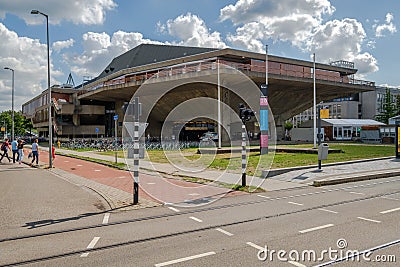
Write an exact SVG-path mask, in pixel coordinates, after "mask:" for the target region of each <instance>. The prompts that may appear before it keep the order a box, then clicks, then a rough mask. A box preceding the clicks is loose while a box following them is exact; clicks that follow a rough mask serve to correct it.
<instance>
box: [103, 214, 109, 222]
mask: <svg viewBox="0 0 400 267" xmlns="http://www.w3.org/2000/svg"><path fill="white" fill-rule="evenodd" d="M109 219H110V213H108V212H107V213H106V214H104V218H103V224H108V220H109Z"/></svg>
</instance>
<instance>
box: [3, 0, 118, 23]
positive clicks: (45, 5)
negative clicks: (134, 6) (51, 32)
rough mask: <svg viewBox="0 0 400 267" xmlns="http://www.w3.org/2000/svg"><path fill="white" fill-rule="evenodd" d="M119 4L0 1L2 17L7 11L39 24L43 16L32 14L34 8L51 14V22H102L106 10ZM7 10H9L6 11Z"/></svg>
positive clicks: (104, 0)
mask: <svg viewBox="0 0 400 267" xmlns="http://www.w3.org/2000/svg"><path fill="white" fill-rule="evenodd" d="M116 6H117V4H116V3H115V2H114V1H113V0H79V1H78V0H62V1H59V0H40V1H37V0H13V1H1V2H0V18H4V17H5V16H6V13H10V14H15V15H17V16H19V17H21V18H22V19H24V20H25V22H26V23H27V24H38V23H41V22H42V21H43V19H44V18H43V16H40V15H39V16H37V15H32V14H30V11H31V10H32V9H36V10H39V11H41V12H43V13H45V14H47V15H48V16H49V21H50V23H54V24H58V23H60V22H61V21H62V20H66V21H71V22H73V23H74V24H88V25H92V24H102V23H103V22H104V21H105V16H106V12H107V11H110V10H112V9H114V8H115V7H116ZM5 10H7V11H5Z"/></svg>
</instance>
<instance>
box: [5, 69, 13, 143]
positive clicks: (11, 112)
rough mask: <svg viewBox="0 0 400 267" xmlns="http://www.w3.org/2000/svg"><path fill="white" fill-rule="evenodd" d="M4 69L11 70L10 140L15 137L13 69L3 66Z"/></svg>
mask: <svg viewBox="0 0 400 267" xmlns="http://www.w3.org/2000/svg"><path fill="white" fill-rule="evenodd" d="M4 69H5V70H11V71H12V89H11V123H12V127H11V138H12V141H14V139H15V133H14V69H12V68H9V67H5V68H4Z"/></svg>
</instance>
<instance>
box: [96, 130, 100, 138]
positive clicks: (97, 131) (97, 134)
mask: <svg viewBox="0 0 400 267" xmlns="http://www.w3.org/2000/svg"><path fill="white" fill-rule="evenodd" d="M96 136H97V139H99V128H97V127H96Z"/></svg>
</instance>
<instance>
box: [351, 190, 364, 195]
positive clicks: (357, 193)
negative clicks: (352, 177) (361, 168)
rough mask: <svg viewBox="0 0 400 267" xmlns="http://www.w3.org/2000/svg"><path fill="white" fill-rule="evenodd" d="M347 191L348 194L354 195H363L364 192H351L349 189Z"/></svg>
mask: <svg viewBox="0 0 400 267" xmlns="http://www.w3.org/2000/svg"><path fill="white" fill-rule="evenodd" d="M349 193H350V194H354V195H365V194H364V193H360V192H353V191H350V192H349Z"/></svg>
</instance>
